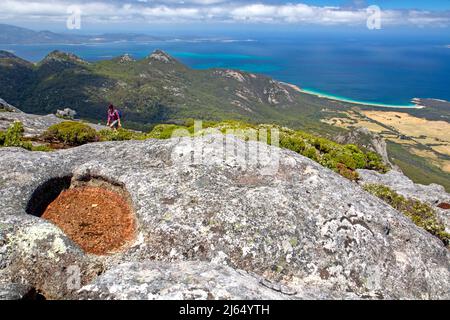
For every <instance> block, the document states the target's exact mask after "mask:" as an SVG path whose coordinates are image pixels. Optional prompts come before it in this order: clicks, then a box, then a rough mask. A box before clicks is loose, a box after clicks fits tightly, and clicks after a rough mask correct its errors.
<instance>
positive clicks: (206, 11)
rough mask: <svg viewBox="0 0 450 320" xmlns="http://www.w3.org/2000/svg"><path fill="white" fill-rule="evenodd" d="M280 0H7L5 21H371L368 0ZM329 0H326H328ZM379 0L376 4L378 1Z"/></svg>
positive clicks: (397, 20)
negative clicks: (326, 1) (72, 13)
mask: <svg viewBox="0 0 450 320" xmlns="http://www.w3.org/2000/svg"><path fill="white" fill-rule="evenodd" d="M311 2H313V3H314V1H309V4H305V3H302V2H301V1H300V2H294V1H291V2H280V1H275V0H272V1H258V0H255V1H224V0H184V1H183V0H166V1H158V0H128V1H119V0H112V1H106V0H94V1H87V0H75V1H70V0H42V1H37V0H2V1H1V2H0V23H15V22H20V21H33V20H34V21H38V20H45V21H47V22H48V23H57V22H63V21H66V20H67V17H68V15H69V14H68V11H67V10H68V8H69V7H70V6H74V5H75V6H77V7H79V8H80V10H81V12H82V17H83V19H84V21H85V22H88V23H103V24H117V25H120V24H127V23H132V24H136V23H146V24H152V23H201V22H207V23H240V24H301V25H320V26H336V25H338V26H339V25H344V26H353V25H365V24H366V21H367V18H368V16H369V13H368V12H367V10H366V7H365V6H366V5H367V4H366V2H365V1H361V0H357V1H355V0H353V1H347V2H346V3H348V5H345V6H336V5H333V6H324V5H317V4H312V3H311ZM322 2H323V1H322ZM376 2H377V1H376V0H374V1H373V3H372V2H371V3H370V4H375V5H376ZM333 3H334V2H333ZM380 7H381V9H382V15H381V19H382V24H383V26H420V27H449V26H450V10H424V9H422V10H418V9H386V10H383V7H382V6H380Z"/></svg>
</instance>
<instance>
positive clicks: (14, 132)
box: [0, 122, 33, 150]
mask: <svg viewBox="0 0 450 320" xmlns="http://www.w3.org/2000/svg"><path fill="white" fill-rule="evenodd" d="M23 132H24V129H23V125H22V123H21V122H14V123H13V124H12V125H11V126H10V127H9V128H8V130H6V131H5V132H3V131H0V147H19V148H24V149H27V150H31V149H32V148H33V147H32V145H31V143H30V142H27V141H24V140H23Z"/></svg>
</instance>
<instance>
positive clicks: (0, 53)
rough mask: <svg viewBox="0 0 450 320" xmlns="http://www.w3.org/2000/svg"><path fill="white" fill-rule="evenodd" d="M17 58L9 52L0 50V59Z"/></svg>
mask: <svg viewBox="0 0 450 320" xmlns="http://www.w3.org/2000/svg"><path fill="white" fill-rule="evenodd" d="M17 58H18V57H17V56H16V55H15V54H13V53H11V52H9V51H5V50H0V59H17Z"/></svg>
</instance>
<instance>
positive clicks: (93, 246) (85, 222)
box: [42, 186, 136, 255]
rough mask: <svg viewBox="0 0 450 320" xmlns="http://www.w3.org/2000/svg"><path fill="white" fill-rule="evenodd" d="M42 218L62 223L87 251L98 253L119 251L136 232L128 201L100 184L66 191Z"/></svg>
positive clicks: (62, 227) (48, 208)
mask: <svg viewBox="0 0 450 320" xmlns="http://www.w3.org/2000/svg"><path fill="white" fill-rule="evenodd" d="M42 218H44V219H47V220H50V221H52V222H53V223H55V224H56V225H57V226H59V227H60V228H61V229H62V230H63V231H64V232H65V233H66V234H67V235H68V236H69V237H70V238H71V239H72V240H73V241H74V242H75V243H77V244H78V245H79V246H80V247H81V248H82V249H83V250H84V251H85V252H88V253H93V254H97V255H105V254H108V253H113V252H115V251H118V250H119V249H120V248H122V247H123V246H125V245H126V244H127V243H128V242H130V241H131V240H132V239H133V238H134V236H135V232H136V230H135V229H136V224H135V220H134V216H133V213H132V210H131V208H130V205H129V204H128V202H127V201H126V200H125V199H124V198H123V197H122V196H121V195H119V194H118V193H116V192H114V191H110V190H106V189H103V188H97V187H87V186H86V187H79V188H74V189H68V190H65V191H63V192H62V193H61V194H60V195H59V196H58V197H57V198H56V199H55V200H54V201H53V202H52V203H51V204H50V205H49V206H48V207H47V209H46V210H45V212H44V214H43V215H42Z"/></svg>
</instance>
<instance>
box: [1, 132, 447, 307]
mask: <svg viewBox="0 0 450 320" xmlns="http://www.w3.org/2000/svg"><path fill="white" fill-rule="evenodd" d="M251 150H258V152H257V154H259V155H260V156H259V157H258V160H257V161H252V157H253V156H254V154H253V153H251V152H250V151H251ZM225 151H226V152H225ZM0 168H2V174H1V176H0V193H1V197H0V279H1V282H0V296H1V297H2V298H4V299H5V298H6V299H8V298H17V297H23V296H24V295H29V294H30V292H31V293H33V292H34V293H37V292H38V293H39V296H40V297H45V298H47V299H126V298H139V299H170V298H179V299H415V298H417V299H449V298H450V294H449V292H450V282H449V281H448V280H449V277H450V268H449V267H450V263H449V262H450V260H449V258H450V254H449V251H448V249H447V248H446V247H445V246H444V245H443V244H442V242H441V241H440V240H439V239H437V238H435V237H433V236H432V235H431V234H429V233H427V232H426V231H424V230H422V229H420V228H418V227H416V226H415V225H414V224H413V223H412V221H411V220H409V219H408V218H406V217H405V216H403V215H402V214H401V213H399V212H398V211H396V210H394V209H393V208H392V207H390V206H389V205H387V204H386V203H384V202H383V201H381V200H379V199H378V198H375V197H374V196H372V195H370V194H369V193H366V192H365V191H364V190H363V189H362V188H361V187H360V186H359V185H358V184H356V183H354V182H351V181H349V180H346V179H344V178H343V177H341V176H339V175H338V174H336V173H334V172H332V171H330V170H328V169H325V168H324V167H322V166H320V165H318V164H317V163H315V162H313V161H311V160H309V159H307V158H305V157H303V156H301V155H298V154H297V153H294V152H291V151H288V150H284V149H279V148H276V147H271V146H267V145H265V144H260V143H258V142H253V141H252V142H244V141H243V140H240V139H238V138H236V137H234V136H224V135H209V136H205V137H197V138H178V139H170V140H146V141H126V142H105V143H93V144H88V145H84V146H81V147H77V148H73V149H68V150H61V151H56V152H52V153H43V152H28V151H26V150H23V149H18V148H3V149H0ZM80 184H94V185H96V186H97V187H99V188H101V187H105V188H106V186H107V185H110V186H113V189H114V190H116V191H117V190H119V189H120V190H121V191H120V192H119V191H117V192H119V193H120V194H121V195H124V198H126V199H128V201H129V203H130V206H131V208H132V211H133V215H134V219H135V221H136V230H135V234H134V235H133V237H132V241H130V242H129V243H127V244H126V245H125V246H123V247H121V248H120V249H119V250H116V251H113V252H109V253H108V254H103V255H96V254H92V253H88V252H85V251H83V250H82V249H81V247H80V246H78V245H77V244H76V242H75V241H74V240H72V239H71V238H69V236H68V235H67V234H66V233H65V232H64V231H63V230H62V229H61V228H60V227H58V226H57V225H56V224H53V223H52V222H50V221H48V220H45V219H44V218H43V217H42V211H43V210H44V208H45V206H46V205H48V204H49V203H50V202H52V201H54V199H55V198H57V197H58V194H59V193H60V192H62V191H63V190H64V189H67V188H77V186H79V185H80ZM96 205H97V204H92V207H93V208H94V207H95V206H96ZM79 228H80V232H81V231H82V229H83V228H88V226H85V225H82V224H80V226H79ZM72 231H73V230H72ZM106 232H111V233H112V232H115V230H114V229H113V228H112V229H111V230H110V231H106ZM103 236H107V235H103Z"/></svg>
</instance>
